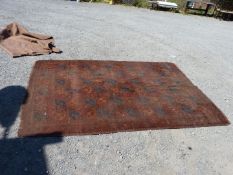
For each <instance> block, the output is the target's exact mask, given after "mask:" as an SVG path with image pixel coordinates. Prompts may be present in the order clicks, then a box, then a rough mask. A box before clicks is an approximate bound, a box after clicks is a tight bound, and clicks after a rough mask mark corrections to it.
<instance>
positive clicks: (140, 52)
mask: <svg viewBox="0 0 233 175" xmlns="http://www.w3.org/2000/svg"><path fill="white" fill-rule="evenodd" d="M13 21H17V22H18V23H20V24H22V25H24V26H25V27H27V28H28V29H29V30H30V31H33V32H39V33H44V34H50V35H53V36H54V37H55V40H56V45H57V47H58V48H60V49H62V50H63V53H62V54H59V55H57V54H51V55H46V56H35V57H22V58H17V59H12V58H10V57H9V56H8V55H7V54H6V53H5V52H3V51H2V50H0V90H1V89H3V88H5V87H8V86H23V87H27V83H28V80H29V76H30V72H31V70H32V66H33V64H34V63H35V61H36V60H47V59H59V60H64V59H96V60H100V59H101V60H128V61H169V62H174V63H176V64H177V65H178V67H179V68H180V69H181V70H182V71H183V72H184V73H185V74H186V75H187V76H188V77H189V78H190V79H191V80H192V82H193V83H194V84H195V85H197V86H198V87H199V88H200V89H201V90H202V91H203V92H204V93H205V94H206V95H207V96H208V97H209V98H210V99H211V100H213V102H214V103H215V104H216V105H217V106H218V107H219V108H220V109H221V110H222V111H223V112H224V113H225V114H226V116H227V117H228V118H229V120H230V121H233V110H232V109H233V90H232V89H233V80H232V77H233V47H232V41H233V23H232V22H225V21H219V20H216V19H213V18H208V17H200V16H192V15H181V14H174V13H168V12H158V11H150V10H147V9H137V8H133V7H124V6H117V5H115V6H110V5H104V4H92V3H77V2H71V1H63V0H46V1H42V0H20V1H17V0H11V1H9V0H0V26H5V25H6V24H8V23H10V22H13ZM2 92H3V93H1V91H0V94H1V95H2V97H0V98H1V99H3V100H4V99H5V103H6V105H9V106H8V107H9V108H10V107H11V104H10V103H11V100H7V97H5V96H4V91H3V90H2ZM5 95H6V94H5ZM15 113H16V114H17V110H16V112H15ZM16 114H15V116H14V117H13V118H12V119H11V121H9V122H8V123H7V122H5V123H4V119H2V118H1V117H2V116H3V115H2V114H1V113H0V115H1V116H0V122H2V123H0V135H2V136H1V137H0V138H2V140H0V151H2V150H4V149H5V150H7V151H8V152H10V153H8V154H9V157H11V158H10V159H12V160H13V158H12V156H13V157H14V155H18V154H19V155H20V156H19V157H20V158H21V160H22V161H21V163H19V161H18V163H15V162H12V163H11V161H10V162H7V164H5V165H4V164H1V163H0V168H1V171H2V172H3V174H4V171H5V174H9V173H7V172H8V170H12V167H14V168H15V169H16V170H17V171H16V172H15V174H20V173H19V172H20V171H21V168H23V171H22V173H21V174H23V172H24V173H25V174H45V173H49V174H71V175H73V174H111V175H114V174H133V175H135V174H163V175H165V174H167V175H171V174H180V175H181V174H198V175H199V174H208V175H209V174H210V175H213V174H223V175H231V174H232V171H233V128H232V125H229V126H225V127H208V128H191V129H177V130H174V129H169V130H154V131H141V132H122V133H115V134H104V135H95V136H70V137H63V138H61V139H55V140H54V139H50V138H45V139H42V140H41V139H32V140H25V139H22V140H20V139H19V138H17V129H18V126H19V116H18V115H16ZM1 124H2V126H1ZM10 125H11V126H10ZM3 126H10V129H9V132H8V136H7V139H5V140H3V133H4V128H3ZM3 145H5V146H3ZM12 145H13V146H12ZM22 152H23V153H22ZM7 156H8V155H7ZM37 159H38V161H37ZM0 160H1V162H2V161H3V162H4V161H6V159H4V160H3V158H2V159H1V158H0ZM24 160H25V161H26V163H25V161H24ZM28 160H29V162H27V161H28ZM36 161H37V162H36ZM13 165H14V166H13ZM33 169H34V170H36V172H33Z"/></svg>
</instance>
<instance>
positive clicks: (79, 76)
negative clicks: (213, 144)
mask: <svg viewBox="0 0 233 175" xmlns="http://www.w3.org/2000/svg"><path fill="white" fill-rule="evenodd" d="M28 93H29V96H28V99H27V102H26V104H25V105H24V106H23V109H22V113H21V124H20V129H19V132H18V134H19V136H35V135H46V134H48V135H50V134H52V133H61V134H62V135H84V134H101V133H112V132H119V131H138V130H147V129H164V128H188V127H204V126H216V125H227V124H229V121H228V119H227V118H226V117H225V116H224V114H223V113H222V112H221V111H220V110H219V109H218V108H217V107H216V106H215V105H214V104H213V102H211V101H210V100H209V99H208V98H207V97H206V96H205V95H204V94H203V93H202V92H201V91H200V90H199V89H198V88H197V87H196V86H194V85H193V84H192V83H191V81H190V80H189V79H188V78H187V77H186V76H185V75H184V74H183V73H182V72H181V71H180V70H179V69H178V68H177V67H176V66H175V65H174V64H172V63H165V62H164V63H163V62H161V63H160V62H157V63H156V62H154V63H153V62H117V61H38V62H36V64H35V66H34V69H33V72H32V75H31V78H30V82H29V87H28Z"/></svg>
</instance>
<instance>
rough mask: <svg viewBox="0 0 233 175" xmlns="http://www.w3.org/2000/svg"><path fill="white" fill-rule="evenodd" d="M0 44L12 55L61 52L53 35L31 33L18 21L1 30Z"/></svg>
mask: <svg viewBox="0 0 233 175" xmlns="http://www.w3.org/2000/svg"><path fill="white" fill-rule="evenodd" d="M0 46H1V47H2V48H3V49H5V50H6V51H7V52H8V53H9V54H10V55H11V56H12V57H20V56H29V55H42V54H50V53H53V52H55V53H61V50H60V49H58V48H55V45H54V39H53V37H52V36H47V35H41V34H35V33H31V32H29V31H28V30H27V29H25V28H24V27H22V26H20V25H19V24H17V23H11V24H9V25H7V26H6V27H5V28H4V29H3V30H2V31H0Z"/></svg>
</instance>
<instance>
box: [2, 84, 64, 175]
mask: <svg viewBox="0 0 233 175" xmlns="http://www.w3.org/2000/svg"><path fill="white" fill-rule="evenodd" d="M27 96H28V94H27V90H26V89H25V88H24V87H21V86H8V87H6V88H3V89H2V90H0V125H2V127H3V128H4V132H3V137H2V139H1V140H0V171H1V172H0V174H1V175H16V174H17V175H19V174H20V175H24V174H25V175H26V174H33V175H39V174H40V175H41V174H48V168H47V162H46V155H45V152H44V147H45V145H49V144H53V143H58V142H61V141H62V137H59V136H58V137H28V138H12V139H8V138H7V135H8V132H9V129H10V127H11V125H12V124H13V123H14V122H15V119H16V117H17V115H18V112H19V110H20V107H21V105H22V104H23V103H24V102H25V101H26V99H27ZM56 135H59V133H56Z"/></svg>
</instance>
